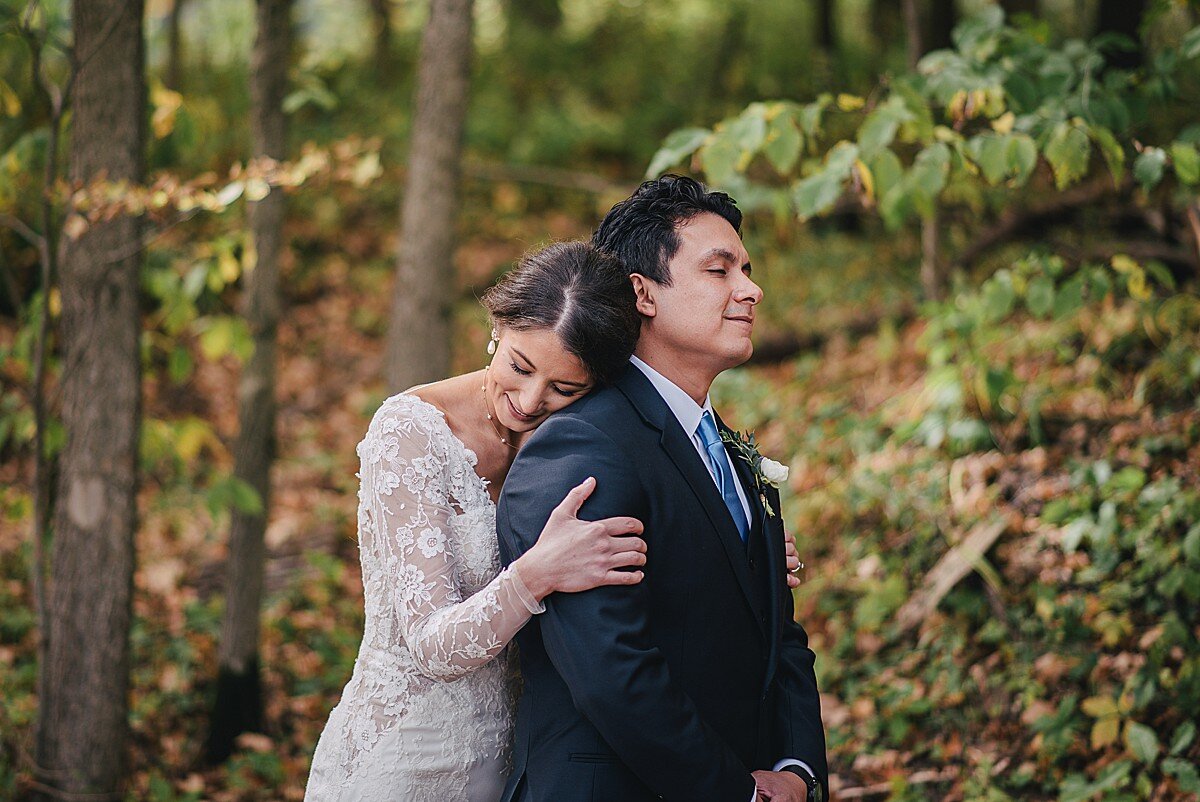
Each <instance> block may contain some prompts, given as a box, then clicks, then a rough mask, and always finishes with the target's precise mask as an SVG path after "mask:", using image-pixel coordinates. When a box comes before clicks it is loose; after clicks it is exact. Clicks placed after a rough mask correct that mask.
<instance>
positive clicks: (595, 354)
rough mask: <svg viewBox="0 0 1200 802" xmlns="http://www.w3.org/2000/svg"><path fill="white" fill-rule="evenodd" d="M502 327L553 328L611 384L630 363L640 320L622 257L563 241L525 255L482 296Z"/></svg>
mask: <svg viewBox="0 0 1200 802" xmlns="http://www.w3.org/2000/svg"><path fill="white" fill-rule="evenodd" d="M481 301H482V302H483V305H484V308H486V309H487V310H488V313H489V314H490V315H491V318H492V323H493V324H494V325H496V326H498V327H504V328H510V329H518V330H522V331H527V330H530V329H549V330H551V331H553V332H554V333H555V334H557V335H558V338H559V340H561V341H562V344H563V347H564V348H566V349H567V351H568V352H570V353H571V354H574V355H575V356H576V357H578V358H579V361H580V362H582V363H583V365H584V368H586V370H587V372H588V374H589V376H590V377H591V379H592V381H594V382H596V383H597V384H608V383H610V382H611V381H612V380H613V379H615V378H616V377H617V375H618V374H619V373H620V372H621V370H622V369H624V367H625V366H626V365H627V364H628V363H629V356H630V354H632V353H633V346H634V345H635V344H636V343H637V338H638V328H639V325H640V319H639V318H638V314H637V310H636V308H635V307H634V294H633V285H632V284H630V282H629V274H628V273H627V272H626V271H625V269H624V268H623V267H622V266H621V263H620V261H618V260H617V259H616V258H615V257H613V256H609V255H608V254H606V253H603V252H601V251H599V250H597V249H596V248H595V247H594V246H593V245H591V244H589V243H587V242H559V243H555V244H554V245H550V246H547V247H545V248H542V249H541V250H537V251H531V252H529V253H527V254H525V255H524V256H522V257H521V260H520V261H519V262H518V263H517V266H516V267H515V268H513V269H512V270H510V271H509V272H508V273H506V274H505V275H504V277H503V278H501V279H500V281H498V282H496V284H495V286H493V287H491V288H490V289H488V291H487V292H485V293H484V294H483V298H482V299H481Z"/></svg>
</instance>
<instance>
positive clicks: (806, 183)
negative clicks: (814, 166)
mask: <svg viewBox="0 0 1200 802" xmlns="http://www.w3.org/2000/svg"><path fill="white" fill-rule="evenodd" d="M844 182H845V179H844V178H841V177H839V176H838V175H837V174H836V173H835V172H833V171H831V170H829V169H828V168H826V169H823V170H821V172H819V173H814V174H813V175H810V176H809V177H808V178H805V179H804V180H802V181H799V182H798V183H797V184H796V185H795V187H793V188H792V203H793V204H795V206H796V214H797V215H799V216H800V219H801V220H807V219H809V218H810V217H816V216H817V215H819V214H821V213H823V212H827V211H829V210H830V209H831V208H833V205H834V204H835V203H837V200H838V198H840V197H841V196H842V184H843V183H844Z"/></svg>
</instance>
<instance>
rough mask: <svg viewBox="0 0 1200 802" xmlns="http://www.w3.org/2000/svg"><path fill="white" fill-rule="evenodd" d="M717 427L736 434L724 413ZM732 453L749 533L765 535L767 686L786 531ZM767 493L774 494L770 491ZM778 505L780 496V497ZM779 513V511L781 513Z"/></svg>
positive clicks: (775, 650)
mask: <svg viewBox="0 0 1200 802" xmlns="http://www.w3.org/2000/svg"><path fill="white" fill-rule="evenodd" d="M717 427H718V428H719V430H720V431H722V432H728V433H729V434H730V435H732V434H733V430H732V429H730V428H729V427H728V426H726V425H725V422H724V421H722V420H721V417H720V416H719V415H718V416H717ZM725 451H726V453H728V454H729V461H730V462H732V463H733V469H734V470H735V471H737V475H738V479H739V480H740V481H741V483H742V489H743V490H744V491H746V502H747V504H749V506H750V514H751V516H753V520H752V521H751V524H750V535H749V537H757V538H762V539H763V541H762V546H763V550H764V551H765V552H766V555H767V565H766V574H767V582H768V588H767V590H768V596H767V598H768V606H767V609H768V610H769V611H770V614H769V615H768V616H767V630H766V632H765V633H764V635H766V637H767V643H769V644H770V657H769V658H768V660H767V675H766V678H765V683H764V685H763V687H764V688H767V687H769V686H770V684H771V681H772V679H774V676H775V666H776V665H777V664H778V662H779V659H778V656H779V639H780V623H781V619H780V615H781V614H780V610H782V605H783V595H782V594H783V593H784V592H786V590H785V587H783V586H781V583H780V582H778V581H776V577H778V576H779V575H780V574H781V573H782V572H783V569H782V568H781V565H782V563H783V553H782V551H783V549H782V547H783V535H782V533H781V532H779V531H778V529H777V527H775V526H772V523H773V522H775V520H776V519H775V518H774V517H771V516H768V515H767V509H766V507H765V506H764V505H763V494H760V493H759V491H758V487H757V484H756V483H755V481H754V476H753V474H752V473H751V470H750V465H749V464H748V463H747V462H746V461H745V460H744V459H742V458H741V457H740V456H738V455H737V454H735V453H733V452H731V451H729V447H728V446H726V448H725ZM766 495H771V493H770V491H768V492H767V493H766ZM776 507H778V500H776ZM777 514H778V513H777Z"/></svg>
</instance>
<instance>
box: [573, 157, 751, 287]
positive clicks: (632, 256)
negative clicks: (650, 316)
mask: <svg viewBox="0 0 1200 802" xmlns="http://www.w3.org/2000/svg"><path fill="white" fill-rule="evenodd" d="M705 212H711V213H713V214H715V215H719V216H720V217H723V218H725V220H727V221H728V222H729V225H731V226H733V230H734V231H736V232H737V233H738V236H741V234H742V212H741V210H740V209H738V207H737V204H736V203H735V202H734V200H733V198H731V197H729V196H728V195H726V194H725V193H724V192H710V191H708V190H707V189H705V187H704V186H703V185H702V184H700V183H699V182H697V181H694V180H693V179H691V178H687V177H686V176H682V175H674V174H671V173H668V174H667V175H664V176H662V177H661V178H657V179H655V180H653V181H645V182H643V183H642V185H641V186H640V187H638V188H637V189H636V190H635V191H634V193H633V194H632V195H630V196H629V197H628V198H626V199H625V200H623V201H621V202H620V203H618V204H617V205H616V206H614V207H612V208H611V209H609V211H608V214H606V215H604V219H603V220H601V221H600V226H599V228H597V229H596V233H595V234H592V244H593V245H595V246H596V247H597V248H600V249H601V250H603V251H607V252H608V253H611V254H612V255H613V256H616V257H617V258H618V259H620V260H621V263H622V264H623V265H624V266H625V270H626V271H627V272H629V273H640V274H642V275H643V276H645V277H646V278H648V279H651V280H653V281H655V282H657V283H659V284H664V285H668V286H669V285H670V284H671V268H670V262H671V258H672V257H673V256H675V253H676V252H677V251H678V250H679V230H678V229H679V226H680V225H682V224H683V223H686V222H687V221H688V220H691V219H692V218H693V217H695V216H696V215H698V214H704V213H705Z"/></svg>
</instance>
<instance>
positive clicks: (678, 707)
mask: <svg viewBox="0 0 1200 802" xmlns="http://www.w3.org/2000/svg"><path fill="white" fill-rule="evenodd" d="M733 463H734V465H735V466H736V468H737V470H738V471H739V475H740V479H741V481H742V483H743V487H744V488H745V489H746V491H747V492H746V497H747V500H748V501H749V502H750V506H751V518H752V521H751V527H752V528H751V532H750V534H749V537H748V539H747V543H743V542H742V539H741V537H740V536H739V534H738V532H737V529H736V527H735V525H734V523H733V519H732V517H731V516H730V515H729V512H728V510H727V508H726V507H725V504H724V501H723V500H722V498H721V495H720V493H719V491H718V490H717V488H716V484H715V483H714V482H713V480H712V477H711V475H710V474H709V473H708V469H707V467H706V466H705V464H704V462H703V460H702V458H701V457H700V455H699V453H698V452H697V450H696V448H695V447H694V446H693V445H692V442H691V440H690V437H689V435H688V434H686V433H684V431H683V429H682V427H680V425H679V422H678V420H677V419H676V418H675V416H674V414H672V412H671V410H670V408H669V407H668V406H667V404H666V402H665V401H663V399H662V397H661V396H659V394H658V392H657V391H656V390H655V389H654V387H653V385H652V384H650V381H649V380H648V379H647V378H646V377H645V376H644V375H643V374H642V373H641V371H639V370H638V369H637V368H636V367H634V366H632V365H631V366H630V367H629V369H628V370H627V371H626V372H625V373H624V374H623V375H622V376H621V378H620V379H619V380H618V381H617V382H616V383H615V385H614V386H611V387H607V388H605V389H602V390H598V391H596V392H594V393H592V394H590V395H588V396H587V397H585V398H583V399H581V400H580V401H578V402H576V403H575V404H572V405H571V406H570V407H568V408H566V409H565V410H563V411H561V412H559V413H557V414H555V415H552V416H551V417H550V418H549V419H548V420H547V421H546V422H545V423H543V424H542V426H541V427H539V429H538V430H537V432H536V433H535V434H534V435H533V436H532V437H531V438H530V440H529V441H528V442H527V443H526V444H525V445H524V446H523V447H522V449H521V452H520V454H519V455H518V456H517V459H516V461H515V463H514V464H513V466H512V469H511V470H510V471H509V474H508V477H507V478H506V480H505V483H504V491H503V493H502V494H501V498H500V505H499V508H498V510H497V529H498V532H499V536H500V553H501V556H502V558H503V559H504V561H505V563H511V562H512V561H513V560H515V559H516V558H517V557H518V556H520V555H521V554H522V553H524V552H525V551H526V550H528V549H529V548H530V547H531V546H532V545H533V544H534V543H535V542H536V540H537V538H538V535H539V534H540V533H541V530H542V527H543V526H544V525H545V522H546V519H547V518H548V517H549V515H550V512H551V511H552V510H553V509H554V507H555V506H557V505H558V503H559V502H560V501H562V499H563V497H564V496H565V495H566V494H567V491H569V490H570V489H571V488H572V487H574V486H575V485H577V484H579V483H580V482H582V481H583V480H584V479H585V478H587V477H588V476H594V477H596V482H597V484H596V489H595V491H594V492H593V493H592V496H591V498H589V499H588V501H587V502H586V503H585V504H584V506H583V508H582V510H581V511H580V517H581V518H585V519H589V520H598V519H600V518H607V517H611V516H617V515H628V516H633V517H635V518H638V519H640V520H641V521H642V522H643V523H644V524H645V532H644V535H643V537H644V538H645V539H646V541H647V544H648V547H649V548H648V554H647V564H646V567H645V578H644V579H643V580H642V582H641V583H639V584H637V585H634V586H620V587H602V588H596V589H594V590H590V591H587V592H584V593H556V594H553V595H551V596H550V597H549V598H547V599H546V612H545V613H543V614H542V615H540V616H537V617H535V618H534V620H533V621H531V622H530V623H529V624H528V625H527V626H526V627H525V628H524V629H523V630H522V631H521V632H520V633H519V634H518V636H517V641H518V644H519V651H520V657H521V670H522V674H523V677H524V692H523V694H522V696H521V702H520V705H519V708H518V714H517V726H516V739H515V744H514V770H513V776H512V777H511V779H510V781H509V783H508V787H507V788H506V789H505V794H504V797H503V799H504V800H505V802H509V801H510V800H511V801H513V802H516V801H517V800H522V801H525V802H550V801H551V800H553V801H554V802H573V801H575V800H578V801H579V802H585V801H587V802H600V801H601V800H603V801H605V802H611V801H615V800H620V802H640V801H641V800H653V799H660V798H661V799H678V800H693V801H694V800H721V801H722V802H725V801H729V802H748V801H749V800H750V798H751V796H752V794H753V790H754V780H753V778H752V777H751V776H750V772H751V771H752V770H755V769H762V768H766V769H769V768H771V766H772V764H773V763H774V762H775V761H776V760H778V759H779V758H782V757H793V758H797V759H799V760H803V761H804V762H806V763H807V764H808V765H810V766H812V767H813V769H814V770H815V771H816V772H817V773H818V775H819V779H820V780H821V781H822V782H824V781H825V779H826V774H827V767H826V758H825V736H824V730H823V728H822V725H821V714H820V702H819V698H818V695H817V684H816V677H815V674H814V672H813V661H814V656H813V653H812V651H810V650H809V648H808V637H807V635H806V634H805V632H804V630H803V629H802V628H801V627H800V626H799V625H798V624H796V623H795V622H794V621H793V620H792V616H793V608H792V596H791V593H790V592H789V591H788V590H787V587H786V582H785V579H786V577H785V570H786V569H785V567H784V557H783V530H782V523H781V522H780V519H779V517H778V516H774V517H772V516H768V515H767V514H766V512H765V511H764V509H763V506H762V504H761V502H760V501H759V498H758V493H757V492H755V490H754V487H753V484H752V479H751V477H750V474H749V473H748V471H747V470H746V466H745V463H744V461H742V460H740V459H737V458H735V459H734V460H733ZM768 500H769V502H770V503H771V504H772V505H773V506H774V508H775V509H776V510H777V509H778V508H779V499H778V495H777V494H776V493H775V492H774V491H773V490H769V494H768Z"/></svg>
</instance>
